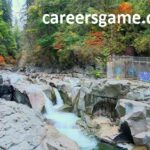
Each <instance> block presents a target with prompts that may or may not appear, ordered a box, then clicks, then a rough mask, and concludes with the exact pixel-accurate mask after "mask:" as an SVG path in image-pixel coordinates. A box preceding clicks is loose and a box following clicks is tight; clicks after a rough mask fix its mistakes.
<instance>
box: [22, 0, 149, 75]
mask: <svg viewBox="0 0 150 150" xmlns="http://www.w3.org/2000/svg"><path fill="white" fill-rule="evenodd" d="M124 2H127V4H130V5H131V6H133V7H131V9H130V10H128V11H130V12H132V13H137V14H140V15H141V16H142V19H145V18H146V15H147V14H149V8H150V3H149V2H148V1H147V0H142V1H141V0H92V1H90V0H88V1H84V0H69V1H66V0H27V8H28V10H27V24H26V28H25V31H26V37H27V39H28V41H29V43H30V48H29V49H31V50H32V51H33V54H34V55H36V58H37V57H38V58H39V59H42V58H43V59H44V60H47V61H48V62H46V63H49V64H57V65H61V66H70V67H71V66H73V65H79V66H86V65H89V64H90V65H93V64H97V58H98V59H99V60H100V62H101V63H100V65H101V66H104V65H106V61H107V58H108V56H109V55H111V54H124V53H125V50H126V48H128V47H130V46H132V47H134V48H135V50H136V52H138V53H139V55H140V54H143V53H147V52H149V47H150V44H149V43H150V41H149V39H150V36H149V35H150V34H149V26H148V25H128V24H120V25H118V24H114V25H109V26H107V27H106V28H99V27H98V25H92V24H89V25H77V24H73V25H68V24H61V25H60V24H57V25H45V24H44V23H42V19H41V18H42V16H43V14H45V13H56V14H69V13H71V14H78V13H83V14H85V13H93V14H94V13H97V14H101V13H116V14H117V13H119V10H118V8H119V6H121V5H123V4H125V3H124ZM120 8H123V7H120ZM93 32H94V33H97V32H101V33H103V35H102V37H101V38H99V39H98V40H99V41H98V40H97V39H96V37H94V36H93V35H92V36H90V34H91V33H93ZM95 39H96V40H97V41H98V43H99V44H95V45H94V44H92V43H94V42H95V41H94V40H95ZM37 47H38V48H37ZM31 57H32V56H31ZM39 59H36V60H39ZM44 60H43V62H44ZM43 64H44V63H43ZM96 74H97V73H96ZM96 76H99V74H97V75H96Z"/></svg>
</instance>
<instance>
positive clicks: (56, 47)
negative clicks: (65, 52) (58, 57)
mask: <svg viewBox="0 0 150 150" xmlns="http://www.w3.org/2000/svg"><path fill="white" fill-rule="evenodd" d="M53 48H54V49H56V50H60V49H62V48H63V44H61V43H58V44H55V45H54V46H53Z"/></svg>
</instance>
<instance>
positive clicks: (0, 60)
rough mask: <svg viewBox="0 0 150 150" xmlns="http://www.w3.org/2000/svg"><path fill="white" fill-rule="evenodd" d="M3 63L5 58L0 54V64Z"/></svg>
mask: <svg viewBox="0 0 150 150" xmlns="http://www.w3.org/2000/svg"><path fill="white" fill-rule="evenodd" d="M4 64H5V59H4V57H3V56H2V55H0V65H4Z"/></svg>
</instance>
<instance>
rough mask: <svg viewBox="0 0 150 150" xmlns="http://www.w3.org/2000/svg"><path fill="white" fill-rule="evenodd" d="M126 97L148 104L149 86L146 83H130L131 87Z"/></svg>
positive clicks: (149, 101) (149, 96) (149, 99)
mask: <svg viewBox="0 0 150 150" xmlns="http://www.w3.org/2000/svg"><path fill="white" fill-rule="evenodd" d="M126 98H127V99H131V100H136V101H144V102H146V103H149V104H150V86H149V85H146V84H141V85H131V89H130V91H129V92H128V93H127V96H126Z"/></svg>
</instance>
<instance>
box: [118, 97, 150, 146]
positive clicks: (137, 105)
mask: <svg viewBox="0 0 150 150" xmlns="http://www.w3.org/2000/svg"><path fill="white" fill-rule="evenodd" d="M116 109H117V112H118V114H119V116H120V117H121V124H124V123H125V122H126V124H127V126H128V127H129V129H130V132H131V135H132V137H133V141H134V143H135V144H136V145H146V146H147V147H148V148H149V149H150V145H149V142H148V141H150V140H148V139H149V133H150V126H149V119H150V105H149V104H145V103H142V102H137V101H133V100H127V99H121V100H119V101H118V104H117V106H116ZM147 140H148V141H147Z"/></svg>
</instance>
